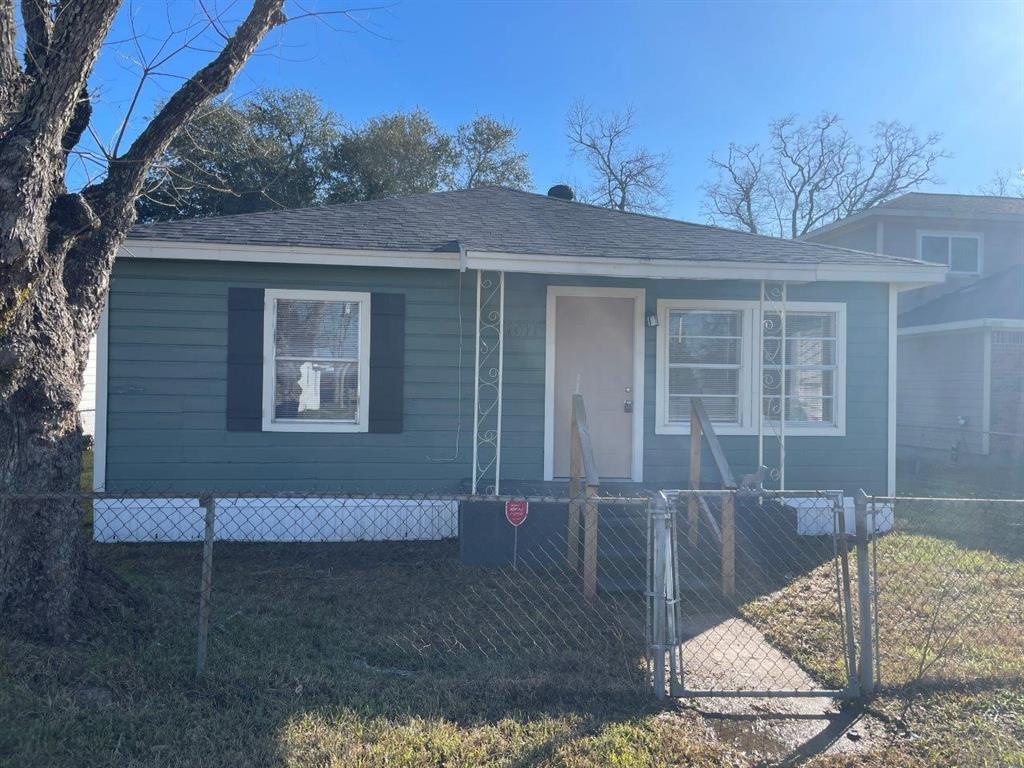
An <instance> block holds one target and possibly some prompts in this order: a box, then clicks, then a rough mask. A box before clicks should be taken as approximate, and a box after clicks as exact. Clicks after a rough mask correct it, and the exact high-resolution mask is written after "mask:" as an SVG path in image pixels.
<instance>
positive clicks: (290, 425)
mask: <svg viewBox="0 0 1024 768" xmlns="http://www.w3.org/2000/svg"><path fill="white" fill-rule="evenodd" d="M278 299H299V300H303V299H304V300H307V301H308V300H312V301H350V302H355V303H357V304H358V305H359V350H358V358H359V380H358V393H357V400H356V403H357V404H356V418H355V421H338V420H330V421H329V420H323V421H316V420H313V419H294V420H292V419H287V420H277V419H275V418H274V377H275V375H276V366H275V365H274V361H275V348H274V346H275V345H274V332H275V324H276V321H277V300H278ZM369 415H370V294H369V293H356V292H352V291H313V290H298V289H291V288H272V289H267V290H266V291H264V292H263V431H264V432H366V431H368V429H369Z"/></svg>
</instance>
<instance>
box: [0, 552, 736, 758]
mask: <svg viewBox="0 0 1024 768" xmlns="http://www.w3.org/2000/svg"><path fill="white" fill-rule="evenodd" d="M100 551H101V553H102V556H103V557H104V558H105V559H106V560H107V561H108V562H109V564H110V565H111V566H112V567H113V568H114V569H116V570H117V571H118V572H119V573H120V574H122V575H123V576H124V577H125V578H126V579H127V580H129V581H130V582H131V583H132V584H133V585H134V586H136V587H137V588H138V589H139V590H141V591H142V592H143V593H144V594H145V595H146V596H147V597H148V600H149V610H148V611H147V615H146V617H145V620H144V621H143V622H142V623H141V625H140V626H133V625H132V623H131V622H129V621H127V620H126V622H125V624H124V625H123V626H118V627H113V628H111V629H110V631H108V632H107V633H106V634H104V635H102V636H97V637H92V638H89V639H87V640H85V641H83V642H81V643H78V644H75V645H72V646H69V647H64V648H51V647H46V646H43V645H38V644H31V643H25V642H21V641H14V640H10V639H5V640H0V659H2V661H0V765H11V766H35V765H38V766H53V767H54V768H58V767H59V766H99V765H111V766H113V765H116V766H161V767H162V766H186V765H188V766H262V765H285V766H382V765H387V766H441V765H444V766H482V765H501V766H527V765H544V766H604V765H614V766H637V767H638V768H639V767H641V766H658V765H665V766H669V765H695V766H705V765H706V766H713V765H720V764H723V761H725V762H729V761H732V760H733V759H734V757H733V756H730V755H729V754H728V753H727V751H726V749H725V748H724V747H721V746H719V745H718V744H716V743H715V742H714V741H713V740H711V738H710V737H709V736H708V735H707V733H706V731H705V729H704V728H703V727H702V725H701V724H700V723H699V721H698V720H697V718H696V716H687V715H683V714H669V713H665V712H664V711H661V710H659V709H657V708H656V707H655V706H654V702H653V700H652V699H651V698H650V696H649V695H648V693H647V691H646V689H645V688H644V684H645V682H646V673H645V670H644V669H643V668H642V666H641V664H642V662H641V660H640V658H639V657H638V654H637V650H638V648H639V647H642V638H641V639H640V643H641V646H638V645H637V644H636V643H635V642H632V639H631V638H629V637H625V636H615V635H614V633H611V634H610V635H609V637H605V638H599V639H595V638H588V637H586V636H577V633H573V632H570V631H569V630H568V629H566V630H563V631H564V634H562V635H559V636H555V634H554V629H553V627H547V629H546V630H545V628H544V627H543V626H541V627H540V628H537V625H535V624H533V623H532V622H533V620H532V619H531V618H530V616H529V615H528V614H527V613H526V612H525V611H518V612H516V615H517V616H518V617H519V619H518V620H519V621H520V622H522V623H523V624H525V625H529V626H530V627H533V628H534V629H533V638H532V639H527V640H520V641H517V642H518V645H517V646H513V645H510V644H506V645H501V644H499V643H498V642H496V641H497V639H498V638H499V637H501V636H502V635H515V636H516V637H518V636H519V635H520V631H519V630H518V629H517V628H516V627H514V626H505V627H503V626H500V625H498V626H490V625H494V624H495V623H496V622H497V621H498V619H497V617H498V616H500V615H501V614H502V612H501V611H500V610H495V604H496V603H497V602H498V601H500V600H502V599H508V598H507V596H506V592H505V590H506V586H503V585H502V584H500V583H498V582H497V581H495V580H492V579H490V577H488V575H487V574H485V573H483V572H481V571H479V570H473V569H467V568H463V567H461V566H459V565H458V563H457V560H456V557H455V554H456V553H455V550H454V547H453V546H452V544H451V543H450V542H435V543H422V544H407V545H401V544H399V545H374V544H365V545H363V544H337V545H244V544H234V545H231V544H218V545H217V549H216V554H215V585H214V604H213V606H214V607H213V610H214V613H213V617H214V620H213V629H212V632H211V637H210V657H209V672H208V674H207V675H206V676H205V677H204V678H203V679H202V680H200V681H197V680H196V679H195V677H194V673H193V667H194V653H195V627H196V593H197V587H198V583H199V571H198V563H199V547H198V545H194V544H181V545H156V544H151V545H108V546H105V547H103V548H101V550H100ZM466 616H469V617H472V618H479V619H480V621H481V623H483V624H487V625H489V626H487V627H480V628H475V627H474V626H473V625H472V623H471V622H468V621H467V620H466V618H465V617H466ZM564 624H565V626H567V627H572V626H573V617H572V616H569V617H566V619H565V622H564ZM477 630H479V631H477ZM579 634H583V633H579ZM609 638H610V639H609ZM484 651H487V652H486V653H485V652H484Z"/></svg>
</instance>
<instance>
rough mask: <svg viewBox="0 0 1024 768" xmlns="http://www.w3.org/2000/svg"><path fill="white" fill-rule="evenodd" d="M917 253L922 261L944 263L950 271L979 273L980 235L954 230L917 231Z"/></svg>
mask: <svg viewBox="0 0 1024 768" xmlns="http://www.w3.org/2000/svg"><path fill="white" fill-rule="evenodd" d="M917 253H918V256H919V257H920V259H921V260H922V261H927V262H930V263H932V264H945V265H946V266H947V267H949V271H950V272H956V273H959V274H965V275H977V274H980V273H981V236H980V235H974V234H966V233H955V232H919V233H918V244H917Z"/></svg>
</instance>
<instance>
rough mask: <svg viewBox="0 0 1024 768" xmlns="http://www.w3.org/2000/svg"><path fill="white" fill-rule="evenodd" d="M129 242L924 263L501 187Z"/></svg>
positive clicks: (191, 228) (190, 222) (329, 208)
mask: <svg viewBox="0 0 1024 768" xmlns="http://www.w3.org/2000/svg"><path fill="white" fill-rule="evenodd" d="M133 241H134V242H146V241H162V242H167V241H170V242H181V243H213V244H235V245H260V246H288V247H320V248H333V249H346V250H347V249H353V250H369V251H374V250H380V251H416V252H436V253H452V252H458V251H459V250H460V246H461V248H463V249H470V250H476V251H490V252H498V253H511V254H530V255H538V256H547V255H550V256H556V257H574V256H575V257H611V258H619V259H622V258H636V259H645V260H646V259H671V260H680V261H691V262H702V261H714V262H753V263H769V264H770V263H775V264H779V263H781V264H806V265H818V264H844V265H865V266H871V265H894V264H903V265H904V266H909V265H919V264H920V265H922V266H924V264H923V263H922V262H917V261H914V260H912V259H900V258H896V257H891V256H883V255H879V254H873V253H863V252H860V251H852V250H848V249H845V248H838V247H834V246H827V245H818V244H815V243H807V242H800V241H795V240H782V239H779V238H774V237H765V236H762V235H751V234H747V233H744V232H737V231H734V230H730V229H722V228H719V227H712V226H706V225H702V224H691V223H688V222H684V221H677V220H674V219H666V218H659V217H656V216H645V215H640V214H633V213H621V212H618V211H613V210H609V209H607V208H600V207H597V206H592V205H585V204H582V203H578V202H569V201H566V200H561V199H557V198H553V197H548V196H546V195H537V194H532V193H529V192H519V191H516V190H511V189H504V188H499V187H485V188H479V189H470V190H458V191H452V192H433V193H429V194H423V195H411V196H408V197H399V198H393V199H389V200H373V201H368V202H360V203H349V204H344V205H326V206H320V207H313V208H297V209H291V210H278V211H265V212H261V213H248V214H240V215H236V216H217V217H210V218H203V219H187V220H182V221H170V222H159V223H155V224H142V225H139V226H136V227H135V228H134V229H132V231H131V233H130V235H129V245H130V243H131V242H133Z"/></svg>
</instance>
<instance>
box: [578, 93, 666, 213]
mask: <svg viewBox="0 0 1024 768" xmlns="http://www.w3.org/2000/svg"><path fill="white" fill-rule="evenodd" d="M635 130H636V119H635V113H634V111H633V109H632V107H627V108H626V110H625V111H624V112H615V113H610V114H606V115H599V114H594V112H593V110H591V109H590V107H588V106H587V104H586V103H585V102H583V101H577V102H576V103H575V104H573V106H572V108H571V109H570V110H569V116H568V118H567V119H566V135H567V137H568V139H569V145H570V150H571V152H572V154H573V155H576V156H580V157H582V158H583V160H584V162H585V163H586V164H587V168H588V169H589V170H590V175H591V178H592V184H591V186H590V187H589V188H588V189H587V190H584V191H583V194H582V195H581V199H583V200H584V201H585V202H588V203H594V204H595V205H601V206H604V207H606V208H614V209H615V210H619V211H632V212H635V213H661V212H662V211H663V210H664V206H665V203H666V201H667V198H668V187H667V184H666V182H665V174H666V171H667V169H668V160H669V158H668V154H666V153H655V152H651V151H650V150H648V149H647V148H646V147H644V146H636V145H634V144H633V143H632V134H633V132H634V131H635Z"/></svg>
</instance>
